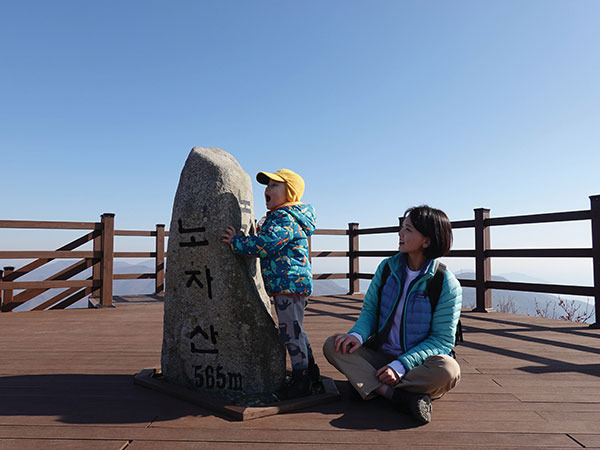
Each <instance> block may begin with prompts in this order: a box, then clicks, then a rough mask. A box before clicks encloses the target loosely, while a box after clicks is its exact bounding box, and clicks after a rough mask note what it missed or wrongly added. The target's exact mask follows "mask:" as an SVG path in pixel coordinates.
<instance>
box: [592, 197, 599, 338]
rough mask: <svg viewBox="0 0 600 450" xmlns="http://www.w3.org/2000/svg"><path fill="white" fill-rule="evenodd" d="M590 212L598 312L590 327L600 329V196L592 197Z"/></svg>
mask: <svg viewBox="0 0 600 450" xmlns="http://www.w3.org/2000/svg"><path fill="white" fill-rule="evenodd" d="M590 210H591V213H592V253H593V257H592V259H593V262H592V264H593V271H594V309H595V310H596V322H595V323H593V324H592V325H590V327H591V328H600V195H592V196H590Z"/></svg>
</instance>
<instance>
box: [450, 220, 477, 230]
mask: <svg viewBox="0 0 600 450" xmlns="http://www.w3.org/2000/svg"><path fill="white" fill-rule="evenodd" d="M460 228H475V221H474V220H456V221H453V222H452V229H453V230H458V229H460Z"/></svg>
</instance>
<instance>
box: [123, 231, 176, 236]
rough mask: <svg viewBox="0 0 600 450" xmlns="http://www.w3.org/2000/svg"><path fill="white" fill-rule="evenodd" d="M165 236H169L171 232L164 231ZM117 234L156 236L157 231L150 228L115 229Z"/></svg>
mask: <svg viewBox="0 0 600 450" xmlns="http://www.w3.org/2000/svg"><path fill="white" fill-rule="evenodd" d="M164 235H165V237H169V232H168V231H165V232H164ZM115 236H130V237H131V236H139V237H156V231H148V230H115Z"/></svg>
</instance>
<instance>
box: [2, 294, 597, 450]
mask: <svg viewBox="0 0 600 450" xmlns="http://www.w3.org/2000/svg"><path fill="white" fill-rule="evenodd" d="M160 300H161V299H160V298H158V299H157V298H147V299H145V300H141V299H139V298H137V300H135V299H133V298H129V297H124V298H121V299H115V305H116V307H115V308H106V309H99V310H65V311H43V312H26V313H4V314H0V330H2V333H1V336H2V337H1V339H2V340H1V342H2V343H1V346H2V352H0V448H2V449H13V448H14V449H27V448H36V449H38V448H61V449H64V448H67V449H68V448H74V449H75V448H77V449H78V448H86V449H90V448H91V449H95V448H98V449H100V448H101V449H108V448H114V449H123V448H127V449H128V450H129V449H163V448H169V449H173V448H181V449H187V448H202V447H210V448H220V447H239V446H240V445H247V446H254V447H260V448H269V447H277V448H282V447H298V446H300V445H302V444H309V445H313V446H325V447H329V448H332V447H337V448H348V447H363V448H364V447H374V446H394V447H398V446H410V447H412V446H419V447H421V448H442V447H443V448H465V447H472V448H482V447H495V448H523V447H537V448H550V447H553V448H556V447H560V448H584V447H586V448H587V447H600V428H599V427H598V425H597V424H598V422H599V421H600V348H599V347H600V346H599V345H598V344H599V342H600V341H599V340H598V337H599V336H600V331H599V330H592V329H589V328H588V327H587V326H585V325H578V324H573V323H570V322H560V321H555V320H549V319H540V318H532V317H526V316H518V315H509V314H502V313H488V314H485V313H473V312H463V319H462V320H463V326H464V332H465V343H464V344H462V345H460V346H459V347H457V349H456V350H457V358H458V361H459V363H460V364H461V368H462V371H463V375H462V380H461V382H460V383H459V385H458V386H457V387H456V389H454V390H453V391H451V392H450V393H448V394H447V395H446V396H445V397H444V398H442V399H440V400H437V401H435V402H434V404H433V421H432V422H431V423H430V424H428V425H425V426H418V425H417V424H416V423H415V422H413V421H412V420H411V419H410V418H408V417H407V416H404V415H402V414H400V413H398V412H396V411H394V410H393V409H392V408H391V407H390V406H389V405H388V404H387V403H386V402H385V401H384V400H382V399H375V400H372V401H370V402H363V401H359V400H356V399H355V398H354V396H352V395H350V394H351V393H350V390H349V385H348V384H347V383H346V382H345V381H344V380H343V377H342V376H341V375H340V374H339V373H337V371H336V370H335V369H333V368H332V367H331V366H329V364H328V363H327V362H326V361H325V360H324V358H323V356H322V353H321V349H320V345H321V343H322V342H323V341H324V340H325V338H326V337H327V336H328V335H330V334H332V333H333V332H335V331H346V330H347V329H348V328H349V327H350V326H351V324H352V322H353V321H354V320H355V319H356V317H357V316H358V313H359V312H360V307H361V304H362V297H361V296H345V295H340V296H329V297H314V298H312V299H311V302H310V304H309V306H308V308H307V311H306V318H305V324H306V328H307V332H308V334H309V337H310V339H311V342H312V343H313V347H314V350H315V352H316V353H317V355H316V356H317V359H318V363H319V365H320V367H321V369H322V372H323V373H324V375H327V376H329V377H332V378H333V379H334V380H336V383H337V385H338V389H339V390H340V392H341V393H342V399H341V400H340V401H338V402H334V403H330V404H324V405H318V406H315V407H311V408H308V409H304V410H299V411H295V412H291V413H287V414H281V415H277V416H270V417H266V418H261V419H255V420H251V421H248V422H236V421H233V420H230V419H228V418H226V417H223V416H218V415H215V414H214V413H213V412H211V411H208V410H205V409H202V408H200V407H198V406H194V405H191V404H188V403H186V402H183V401H179V400H176V399H173V398H169V397H167V396H164V395H162V394H159V393H157V392H154V391H152V390H149V389H145V388H143V387H140V386H135V385H133V383H132V378H133V375H134V374H136V373H137V372H139V371H140V370H141V369H143V368H149V367H159V366H160V352H161V345H162V302H161V301H160ZM383 431H384V432H383Z"/></svg>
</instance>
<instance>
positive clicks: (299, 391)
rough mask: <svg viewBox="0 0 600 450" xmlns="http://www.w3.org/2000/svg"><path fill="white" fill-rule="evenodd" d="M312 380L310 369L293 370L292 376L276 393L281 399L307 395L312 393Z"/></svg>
mask: <svg viewBox="0 0 600 450" xmlns="http://www.w3.org/2000/svg"><path fill="white" fill-rule="evenodd" d="M311 386H312V381H311V379H310V376H309V373H308V369H302V370H293V371H292V378H291V379H290V380H289V381H287V380H286V383H285V384H284V385H283V387H282V388H281V389H280V390H279V391H278V392H277V393H276V394H275V395H277V398H278V399H279V400H290V399H292V398H298V397H306V396H307V395H310V394H311Z"/></svg>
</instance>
